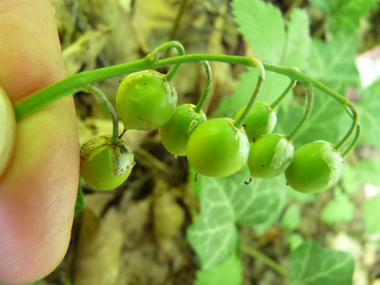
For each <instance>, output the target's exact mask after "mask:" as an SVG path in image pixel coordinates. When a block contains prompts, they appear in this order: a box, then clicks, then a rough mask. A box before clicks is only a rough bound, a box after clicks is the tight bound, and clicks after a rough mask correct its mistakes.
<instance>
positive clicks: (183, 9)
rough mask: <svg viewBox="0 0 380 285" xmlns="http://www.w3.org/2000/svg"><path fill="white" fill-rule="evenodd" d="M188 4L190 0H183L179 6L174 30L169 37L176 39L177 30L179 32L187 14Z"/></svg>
mask: <svg viewBox="0 0 380 285" xmlns="http://www.w3.org/2000/svg"><path fill="white" fill-rule="evenodd" d="M188 6H189V0H182V2H181V7H180V8H179V11H178V14H177V18H176V19H175V23H174V27H173V30H172V31H171V33H170V37H169V38H170V40H174V39H175V37H176V35H177V32H178V29H179V27H180V25H181V22H182V20H183V16H184V15H185V12H186V10H187V7H188Z"/></svg>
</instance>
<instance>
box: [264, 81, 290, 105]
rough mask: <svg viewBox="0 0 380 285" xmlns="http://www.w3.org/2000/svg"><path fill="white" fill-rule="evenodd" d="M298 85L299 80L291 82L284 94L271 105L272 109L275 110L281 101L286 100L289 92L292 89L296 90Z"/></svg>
mask: <svg viewBox="0 0 380 285" xmlns="http://www.w3.org/2000/svg"><path fill="white" fill-rule="evenodd" d="M296 84H297V80H294V79H293V80H292V81H290V83H289V85H288V86H287V87H286V89H285V90H284V92H282V94H281V95H280V96H279V97H278V98H277V99H276V101H274V102H273V103H272V104H270V107H271V109H274V108H275V107H276V106H277V105H278V104H279V103H280V102H281V101H282V99H284V98H285V96H286V95H288V92H289V90H290V89H292V88H294V87H295V86H296Z"/></svg>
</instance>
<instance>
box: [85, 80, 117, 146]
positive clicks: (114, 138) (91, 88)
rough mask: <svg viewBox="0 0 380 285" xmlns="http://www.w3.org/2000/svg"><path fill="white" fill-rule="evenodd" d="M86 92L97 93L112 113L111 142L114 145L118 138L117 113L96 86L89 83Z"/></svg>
mask: <svg viewBox="0 0 380 285" xmlns="http://www.w3.org/2000/svg"><path fill="white" fill-rule="evenodd" d="M85 91H86V92H91V93H93V94H95V95H97V96H98V97H99V98H100V99H101V100H102V101H103V102H104V103H105V104H106V106H107V108H108V110H109V111H110V113H111V115H112V125H113V132H112V140H111V144H113V145H116V144H117V142H118V139H119V124H118V121H117V113H116V111H115V108H114V107H113V106H112V104H111V103H110V101H108V98H107V96H106V95H105V94H104V93H103V92H102V91H101V90H100V89H99V88H97V87H95V86H93V85H90V86H89V87H88V88H87V90H85Z"/></svg>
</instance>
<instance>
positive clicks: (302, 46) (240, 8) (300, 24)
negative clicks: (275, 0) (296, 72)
mask: <svg viewBox="0 0 380 285" xmlns="http://www.w3.org/2000/svg"><path fill="white" fill-rule="evenodd" d="M232 8H233V13H234V15H235V22H236V23H237V24H238V25H239V30H240V32H241V33H242V34H243V36H244V39H245V41H246V42H247V43H248V44H249V45H251V46H252V47H253V52H254V53H255V54H256V55H257V56H258V57H259V59H260V60H262V61H268V62H272V63H279V64H282V65H288V66H296V67H298V68H301V69H302V68H305V67H306V66H307V59H308V57H309V54H310V32H309V19H308V16H307V13H306V12H305V11H304V10H300V9H294V10H293V11H292V13H291V14H290V20H289V23H287V32H285V24H284V19H283V17H282V14H281V11H280V9H278V8H276V7H274V6H273V5H272V4H271V3H266V2H264V1H259V0H235V1H233V3H232Z"/></svg>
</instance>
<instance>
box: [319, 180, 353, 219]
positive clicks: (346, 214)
mask: <svg viewBox="0 0 380 285" xmlns="http://www.w3.org/2000/svg"><path fill="white" fill-rule="evenodd" d="M354 213H355V205H354V204H353V203H352V201H351V199H350V197H348V196H347V195H346V194H345V193H343V192H342V190H341V189H340V188H339V187H336V188H335V189H334V199H332V200H330V201H329V202H328V203H327V205H326V206H325V208H324V209H323V211H322V213H321V220H322V221H324V222H325V223H327V224H337V223H349V222H351V221H352V220H353V219H354Z"/></svg>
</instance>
